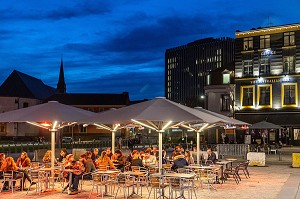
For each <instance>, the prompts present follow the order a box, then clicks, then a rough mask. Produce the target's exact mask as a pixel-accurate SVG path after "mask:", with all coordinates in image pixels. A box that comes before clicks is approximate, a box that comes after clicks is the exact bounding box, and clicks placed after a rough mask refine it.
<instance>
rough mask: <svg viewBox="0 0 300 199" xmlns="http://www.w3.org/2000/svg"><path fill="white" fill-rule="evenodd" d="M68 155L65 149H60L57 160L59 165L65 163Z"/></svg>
mask: <svg viewBox="0 0 300 199" xmlns="http://www.w3.org/2000/svg"><path fill="white" fill-rule="evenodd" d="M67 155H68V152H67V150H66V149H62V150H61V151H60V155H59V158H58V162H60V163H64V162H65V161H66V157H67Z"/></svg>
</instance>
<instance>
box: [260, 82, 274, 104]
mask: <svg viewBox="0 0 300 199" xmlns="http://www.w3.org/2000/svg"><path fill="white" fill-rule="evenodd" d="M271 97H272V86H271V85H262V86H258V103H259V106H266V107H270V106H271V105H272V104H271Z"/></svg>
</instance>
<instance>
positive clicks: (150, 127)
mask: <svg viewBox="0 0 300 199" xmlns="http://www.w3.org/2000/svg"><path fill="white" fill-rule="evenodd" d="M131 121H133V122H135V123H137V124H140V125H142V126H145V127H147V128H149V129H152V130H155V131H157V129H155V128H154V127H152V126H149V125H147V124H144V123H142V122H139V121H137V120H134V119H131Z"/></svg>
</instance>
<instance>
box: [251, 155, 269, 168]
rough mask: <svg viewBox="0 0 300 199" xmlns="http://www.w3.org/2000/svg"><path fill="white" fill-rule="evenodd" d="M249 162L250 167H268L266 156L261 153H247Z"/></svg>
mask: <svg viewBox="0 0 300 199" xmlns="http://www.w3.org/2000/svg"><path fill="white" fill-rule="evenodd" d="M247 160H249V166H261V167H263V166H265V165H266V154H265V153H260V152H249V153H247Z"/></svg>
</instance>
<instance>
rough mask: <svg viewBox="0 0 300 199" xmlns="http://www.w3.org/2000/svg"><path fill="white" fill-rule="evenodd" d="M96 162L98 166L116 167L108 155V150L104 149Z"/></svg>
mask: <svg viewBox="0 0 300 199" xmlns="http://www.w3.org/2000/svg"><path fill="white" fill-rule="evenodd" d="M96 164H97V165H98V166H100V165H101V166H106V167H108V166H109V169H116V167H115V166H114V164H113V162H112V161H111V160H110V158H109V157H108V156H107V155H106V151H102V153H101V155H100V157H99V158H98V159H97V160H96Z"/></svg>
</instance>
